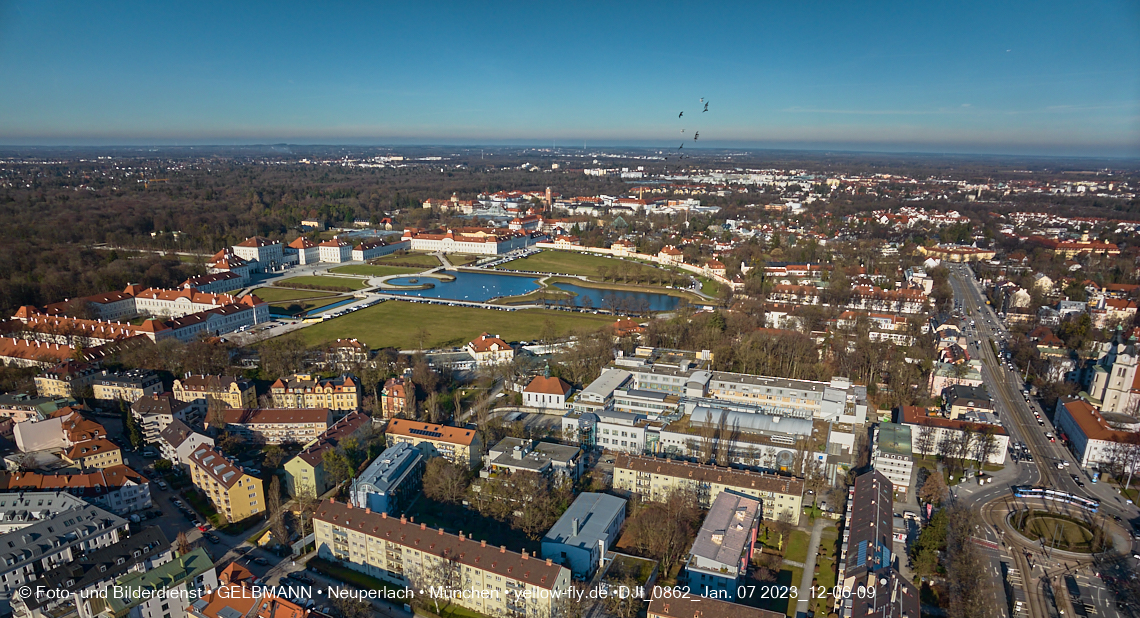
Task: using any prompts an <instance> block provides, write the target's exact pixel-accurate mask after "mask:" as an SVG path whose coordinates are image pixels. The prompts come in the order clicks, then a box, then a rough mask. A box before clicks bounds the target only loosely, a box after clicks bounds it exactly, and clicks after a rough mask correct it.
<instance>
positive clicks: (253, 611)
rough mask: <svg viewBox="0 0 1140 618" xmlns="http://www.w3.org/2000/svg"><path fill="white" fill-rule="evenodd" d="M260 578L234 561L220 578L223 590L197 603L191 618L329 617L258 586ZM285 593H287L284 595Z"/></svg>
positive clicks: (198, 600)
mask: <svg viewBox="0 0 1140 618" xmlns="http://www.w3.org/2000/svg"><path fill="white" fill-rule="evenodd" d="M256 581H257V578H255V577H254V576H253V574H252V573H250V572H249V571H248V570H247V569H245V568H244V567H242V566H240V565H238V563H236V562H231V563H230V565H229V566H227V567H226V568H225V569H224V570H222V572H221V573H220V574H219V575H218V584H219V586H220V587H219V588H217V589H214V590H207V591H206V594H204V595H202V596H201V597H199V598H197V599H195V600H193V602H192V603H191V604H190V607H189V609H188V613H187V618H190V617H192V618H238V617H243V618H305V617H306V616H310V617H311V618H326V617H327V615H326V614H324V613H320V612H317V611H315V610H311V609H306V608H304V607H302V606H301V605H299V604H297V603H294V602H292V601H290V600H288V599H285V598H283V597H280V596H277V594H274V591H273V590H272V589H267V588H264V587H259V586H256ZM283 593H284V592H283Z"/></svg>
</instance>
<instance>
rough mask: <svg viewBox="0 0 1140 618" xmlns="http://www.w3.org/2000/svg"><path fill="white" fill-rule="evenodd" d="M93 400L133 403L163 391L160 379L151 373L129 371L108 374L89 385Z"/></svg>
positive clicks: (136, 370)
mask: <svg viewBox="0 0 1140 618" xmlns="http://www.w3.org/2000/svg"><path fill="white" fill-rule="evenodd" d="M91 387H92V389H93V390H94V391H95V399H98V400H100V401H105V402H119V401H125V402H127V403H134V402H136V401H138V400H139V399H142V398H143V397H150V396H152V395H157V394H159V393H161V392H162V391H163V390H164V389H163V386H162V378H160V377H159V376H158V374H157V373H155V372H153V371H144V370H141V369H131V370H129V371H125V372H123V373H117V374H116V373H108V374H104V375H101V376H99V377H98V378H96V379H95V382H94V383H93V384H92V385H91Z"/></svg>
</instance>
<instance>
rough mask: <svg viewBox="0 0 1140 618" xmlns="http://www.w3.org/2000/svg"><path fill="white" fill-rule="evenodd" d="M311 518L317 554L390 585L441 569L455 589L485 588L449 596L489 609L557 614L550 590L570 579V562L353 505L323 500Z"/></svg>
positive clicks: (427, 581)
mask: <svg viewBox="0 0 1140 618" xmlns="http://www.w3.org/2000/svg"><path fill="white" fill-rule="evenodd" d="M313 521H314V523H315V526H314V528H315V534H316V545H317V553H318V555H319V556H320V557H321V558H324V559H326V560H329V559H333V560H338V561H340V563H341V564H342V565H343V566H346V567H348V568H351V569H354V570H356V571H360V572H362V573H365V574H367V575H371V576H372V577H376V578H378V579H380V580H382V581H385V582H388V583H391V584H394V585H396V586H413V585H414V586H417V587H422V586H426V585H432V582H433V581H434V580H435V579H436V578H433V577H432V576H431V573H432V572H433V571H439V570H445V571H447V572H449V573H450V574H454V577H455V579H456V580H458V581H459V582H460V585H459V586H458V588H459V589H462V590H473V591H483V594H479V595H461V596H457V597H456V598H455V599H454V600H453V602H454V603H455V604H457V605H460V606H462V607H466V608H467V609H471V610H474V611H476V612H479V613H481V614H485V615H487V616H520V617H527V618H530V617H533V618H539V617H546V616H551V615H555V612H554V611H553V610H554V609H555V608H556V607H557V600H555V599H554V598H553V597H554V596H556V595H559V594H564V593H565V591H566V590H567V589H568V588H569V586H570V583H571V579H570V569H567V568H565V567H563V566H560V565H556V564H554V563H553V561H551V560H541V559H539V558H536V557H534V556H531V555H528V554H527V553H526V552H523V553H521V554H519V553H515V552H513V551H510V552H509V551H507V548H506V547H505V546H500V547H495V546H493V545H490V546H489V545H487V543H486V541H475V540H473V539H470V538H467V537H464V536H462V535H460V536H455V535H452V534H448V533H446V532H444V531H443V530H442V529H440V530H433V529H429V528H428V527H427V526H426V525H425V524H415V523H412V522H410V521H408V520H407V519H406V518H403V517H401V518H399V519H397V518H395V517H389V516H388V514H387V513H375V512H372V511H370V510H367V509H365V510H361V509H359V508H354V507H353V506H352V505H351V504H343V503H338V502H335V501H333V500H329V501H328V502H322V503H321V505H320V507H318V508H317V512H316V514H315V515H314V516H313Z"/></svg>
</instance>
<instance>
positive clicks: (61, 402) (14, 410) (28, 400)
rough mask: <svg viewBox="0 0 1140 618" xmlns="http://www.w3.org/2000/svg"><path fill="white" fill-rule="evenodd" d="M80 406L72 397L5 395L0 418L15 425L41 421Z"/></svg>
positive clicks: (1, 401) (0, 398) (0, 409)
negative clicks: (55, 413) (59, 411)
mask: <svg viewBox="0 0 1140 618" xmlns="http://www.w3.org/2000/svg"><path fill="white" fill-rule="evenodd" d="M78 405H79V404H77V403H76V402H75V400H74V399H72V398H71V396H70V395H67V396H63V397H46V396H43V395H41V396H39V397H32V396H31V395H28V394H26V393H4V394H3V395H0V418H4V419H8V420H10V421H12V422H13V423H23V422H25V421H40V420H43V419H45V418H47V417H48V416H50V415H51V414H52V413H53V412H55V411H57V410H60V409H62V408H66V407H69V406H78Z"/></svg>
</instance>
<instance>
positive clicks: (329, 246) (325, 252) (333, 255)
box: [317, 236, 352, 264]
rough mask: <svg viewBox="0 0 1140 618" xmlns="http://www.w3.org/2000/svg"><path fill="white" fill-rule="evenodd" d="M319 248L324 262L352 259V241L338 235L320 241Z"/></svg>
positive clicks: (334, 262)
mask: <svg viewBox="0 0 1140 618" xmlns="http://www.w3.org/2000/svg"><path fill="white" fill-rule="evenodd" d="M317 248H318V249H319V250H320V255H321V261H322V262H328V263H330V264H339V263H341V262H347V261H349V260H351V259H352V243H350V242H348V241H347V240H344V239H343V238H339V237H337V236H333V237H332V238H330V239H328V240H326V241H324V242H322V243H320V244H319V245H317Z"/></svg>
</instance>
